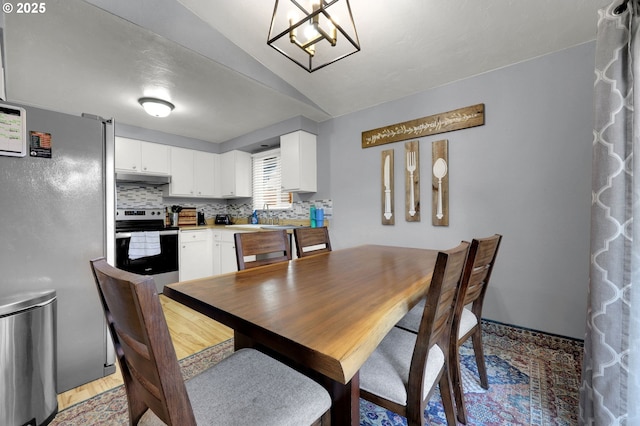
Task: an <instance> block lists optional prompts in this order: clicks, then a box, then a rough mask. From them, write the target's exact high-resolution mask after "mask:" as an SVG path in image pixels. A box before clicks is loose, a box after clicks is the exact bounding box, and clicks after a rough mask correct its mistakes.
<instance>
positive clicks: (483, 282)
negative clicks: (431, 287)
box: [454, 234, 502, 333]
mask: <svg viewBox="0 0 640 426" xmlns="http://www.w3.org/2000/svg"><path fill="white" fill-rule="evenodd" d="M501 241H502V235H500V234H495V235H493V236H491V237H487V238H479V239H474V240H473V241H471V246H470V247H469V256H468V257H467V261H466V264H465V267H464V273H463V276H462V284H461V286H460V303H458V304H457V305H456V312H455V314H454V318H455V320H454V321H459V320H460V317H461V315H462V309H463V308H464V307H465V306H467V305H468V304H470V303H472V306H471V311H472V312H473V313H474V314H475V315H476V317H477V318H478V321H479V320H480V318H482V305H483V302H484V296H485V294H486V292H487V286H488V284H489V279H490V278H491V272H492V271H493V265H494V264H495V262H496V257H497V255H498V248H499V247H500V242H501ZM454 326H456V333H457V324H454Z"/></svg>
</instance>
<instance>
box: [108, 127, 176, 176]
mask: <svg viewBox="0 0 640 426" xmlns="http://www.w3.org/2000/svg"><path fill="white" fill-rule="evenodd" d="M115 141H116V143H115V167H116V170H124V171H128V172H135V173H160V174H169V172H170V168H169V146H167V145H161V144H157V143H151V142H145V141H140V140H137V139H129V138H121V137H119V136H116V138H115Z"/></svg>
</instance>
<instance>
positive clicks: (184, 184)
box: [164, 147, 220, 198]
mask: <svg viewBox="0 0 640 426" xmlns="http://www.w3.org/2000/svg"><path fill="white" fill-rule="evenodd" d="M170 158H171V183H170V184H169V185H167V186H168V188H165V189H164V192H165V195H167V196H172V197H202V198H219V197H220V188H219V185H220V179H219V176H220V174H219V161H220V158H219V155H218V154H213V153H210V152H202V151H195V150H192V149H186V148H177V147H171V148H170Z"/></svg>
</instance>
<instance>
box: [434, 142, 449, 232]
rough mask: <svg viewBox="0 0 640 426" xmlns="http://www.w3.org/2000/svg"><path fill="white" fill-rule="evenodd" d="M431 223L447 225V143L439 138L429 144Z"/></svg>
mask: <svg viewBox="0 0 640 426" xmlns="http://www.w3.org/2000/svg"><path fill="white" fill-rule="evenodd" d="M431 162H432V165H431V173H432V176H431V183H432V185H431V188H432V189H431V194H432V201H433V202H432V207H431V223H432V224H433V226H449V145H448V141H447V140H446V139H445V140H441V141H436V142H433V143H432V144H431Z"/></svg>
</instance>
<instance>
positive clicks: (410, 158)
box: [404, 141, 420, 222]
mask: <svg viewBox="0 0 640 426" xmlns="http://www.w3.org/2000/svg"><path fill="white" fill-rule="evenodd" d="M404 151H405V179H404V182H405V219H406V220H407V222H420V143H419V141H411V142H406V143H405V144H404Z"/></svg>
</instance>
